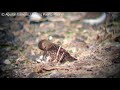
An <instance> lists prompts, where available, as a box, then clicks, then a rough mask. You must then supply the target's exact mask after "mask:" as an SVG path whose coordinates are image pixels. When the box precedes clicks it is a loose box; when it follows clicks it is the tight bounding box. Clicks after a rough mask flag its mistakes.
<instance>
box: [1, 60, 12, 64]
mask: <svg viewBox="0 0 120 90" xmlns="http://www.w3.org/2000/svg"><path fill="white" fill-rule="evenodd" d="M3 63H4V64H11V62H10V60H8V59H6V60H5V61H4V62H3Z"/></svg>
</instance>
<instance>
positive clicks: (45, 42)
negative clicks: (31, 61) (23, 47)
mask: <svg viewBox="0 0 120 90" xmlns="http://www.w3.org/2000/svg"><path fill="white" fill-rule="evenodd" d="M52 46H53V43H51V42H50V41H48V40H45V39H44V40H41V41H39V43H38V47H39V49H41V50H43V51H48V50H50V49H51V47H52Z"/></svg>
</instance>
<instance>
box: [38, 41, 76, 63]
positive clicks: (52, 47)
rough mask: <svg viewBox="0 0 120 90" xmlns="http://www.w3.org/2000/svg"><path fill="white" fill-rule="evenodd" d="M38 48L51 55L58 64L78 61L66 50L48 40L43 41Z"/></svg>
mask: <svg viewBox="0 0 120 90" xmlns="http://www.w3.org/2000/svg"><path fill="white" fill-rule="evenodd" d="M38 47H39V49H41V50H43V51H44V52H45V53H46V54H47V55H49V56H50V57H51V58H52V60H56V61H57V62H64V61H74V60H77V59H75V58H74V57H72V56H71V55H70V54H69V53H68V52H67V51H66V50H65V49H63V48H62V47H60V46H58V45H56V44H54V43H52V42H50V41H48V40H41V41H40V42H39V43H38Z"/></svg>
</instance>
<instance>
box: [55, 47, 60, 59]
mask: <svg viewBox="0 0 120 90" xmlns="http://www.w3.org/2000/svg"><path fill="white" fill-rule="evenodd" d="M60 49H61V46H60V47H59V49H58V51H57V55H56V58H55V61H56V60H57V58H58V55H59V52H60Z"/></svg>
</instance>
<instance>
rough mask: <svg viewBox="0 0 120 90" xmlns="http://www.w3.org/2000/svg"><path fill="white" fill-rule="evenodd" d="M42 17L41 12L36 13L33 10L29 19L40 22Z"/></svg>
mask: <svg viewBox="0 0 120 90" xmlns="http://www.w3.org/2000/svg"><path fill="white" fill-rule="evenodd" d="M41 19H42V16H41V14H39V13H37V12H33V13H32V14H31V15H30V19H29V20H30V21H33V22H40V21H41Z"/></svg>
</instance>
